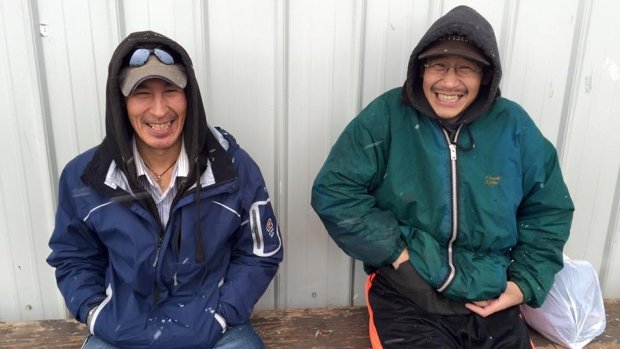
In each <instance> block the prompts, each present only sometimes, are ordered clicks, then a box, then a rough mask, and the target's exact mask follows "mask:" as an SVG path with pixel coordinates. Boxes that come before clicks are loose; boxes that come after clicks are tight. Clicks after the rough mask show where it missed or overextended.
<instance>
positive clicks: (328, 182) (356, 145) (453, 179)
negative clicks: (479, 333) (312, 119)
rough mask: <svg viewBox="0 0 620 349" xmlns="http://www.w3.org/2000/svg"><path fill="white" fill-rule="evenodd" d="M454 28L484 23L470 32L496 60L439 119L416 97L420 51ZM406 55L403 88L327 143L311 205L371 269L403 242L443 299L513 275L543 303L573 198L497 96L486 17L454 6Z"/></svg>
mask: <svg viewBox="0 0 620 349" xmlns="http://www.w3.org/2000/svg"><path fill="white" fill-rule="evenodd" d="M455 22H457V24H458V25H457V24H455ZM437 23H440V25H437ZM462 26H476V27H478V28H480V27H482V29H484V30H480V29H478V31H479V32H482V33H477V32H475V33H474V32H467V34H468V38H469V39H471V40H473V41H474V42H476V43H477V44H478V46H479V47H481V48H482V49H483V50H484V52H485V53H486V54H487V56H488V57H489V58H490V60H491V61H492V64H493V67H492V70H491V71H487V72H486V73H487V74H490V76H492V77H493V78H492V79H491V81H490V82H487V85H485V86H484V88H481V92H480V93H481V94H480V95H479V96H478V100H480V101H478V100H477V101H476V103H474V104H473V105H472V106H470V108H469V109H467V111H466V112H465V114H464V116H461V117H460V118H459V119H458V120H457V122H456V123H453V124H451V125H445V124H444V123H443V122H442V121H441V120H439V119H438V118H437V117H436V115H434V114H433V113H432V109H430V108H426V107H424V101H420V100H419V98H424V97H423V94H422V95H421V96H420V95H419V92H420V91H419V89H421V87H420V86H421V84H420V81H419V80H421V78H420V76H421V75H420V70H419V69H420V66H421V64H420V62H417V56H418V53H419V52H420V51H421V50H423V49H424V48H425V47H426V46H427V45H429V44H431V43H432V42H434V41H435V40H436V39H437V38H439V37H442V36H444V35H448V34H451V32H450V30H453V31H454V33H462V32H463V30H464V29H463V28H461V27H462ZM448 29H450V30H448ZM485 30H486V31H487V32H485ZM489 30H490V31H491V35H489V34H488V31H489ZM478 34H480V35H478ZM489 37H491V38H492V39H488V38H489ZM483 40H487V41H485V42H484V43H482V44H480V43H478V42H479V41H483ZM488 40H492V42H491V43H489V42H488ZM411 60H412V61H413V62H410V64H409V72H408V77H407V81H406V82H405V86H404V87H403V88H397V89H393V90H391V91H388V92H387V93H385V94H383V95H381V96H380V97H378V98H377V99H376V100H374V101H373V102H371V103H370V105H368V106H367V107H366V108H365V109H364V110H363V111H362V112H361V113H360V114H359V115H358V116H357V117H356V118H355V119H353V120H352V121H351V123H350V124H349V125H348V126H347V127H346V129H345V130H344V131H343V133H342V134H341V135H340V137H339V138H338V140H337V141H336V143H335V144H334V146H333V148H332V150H331V152H330V154H329V156H328V158H327V160H326V161H325V164H324V165H323V167H322V168H321V170H320V172H319V174H318V176H317V178H316V180H315V182H314V185H313V188H312V206H313V208H314V210H315V211H316V212H317V213H318V215H319V216H320V218H321V220H322V222H323V223H324V225H325V227H326V229H327V231H328V232H329V234H330V235H331V237H332V238H333V239H334V241H335V242H336V243H337V244H338V246H339V247H340V248H342V249H343V250H344V251H345V252H346V253H347V254H348V255H350V256H351V257H353V258H356V259H359V260H361V261H363V262H364V264H365V267H366V270H367V271H368V272H370V271H373V270H374V269H376V268H377V267H379V266H382V265H388V264H390V263H392V262H393V261H395V260H396V259H397V257H398V256H399V254H400V253H401V251H402V250H403V249H404V248H405V247H406V248H407V249H408V252H409V256H410V261H411V263H412V264H413V266H414V267H415V269H416V270H417V271H418V273H419V274H420V275H421V276H422V277H423V278H424V279H425V280H426V281H427V282H428V283H429V284H430V285H431V286H432V287H434V288H435V289H436V290H437V291H439V292H441V293H442V294H443V295H444V296H445V297H447V298H450V299H453V300H458V301H475V300H486V299H491V298H497V297H498V296H499V295H500V294H501V293H502V292H503V291H504V290H505V288H506V283H507V281H508V280H510V281H513V282H515V283H516V284H517V285H518V286H519V288H520V289H521V291H522V292H523V295H524V301H525V303H527V304H529V305H531V306H540V305H541V304H542V302H543V301H544V299H545V297H546V295H547V293H548V292H549V290H550V288H551V286H552V284H553V281H554V275H555V274H556V273H557V272H558V271H559V270H560V269H561V268H562V265H563V262H562V250H563V247H564V244H565V242H566V240H567V238H568V235H569V230H570V225H571V221H572V214H573V209H574V208H573V203H572V201H571V198H570V196H569V193H568V190H567V188H566V185H565V183H564V181H563V178H562V174H561V171H560V167H559V164H558V159H557V154H556V151H555V148H554V147H553V145H552V144H551V143H550V142H549V141H548V140H546V139H545V138H544V136H543V135H542V134H541V132H540V131H539V130H538V128H537V127H536V125H535V124H534V122H533V121H532V119H531V118H530V117H529V116H528V114H527V113H526V112H525V111H524V110H523V109H522V108H521V107H520V106H519V105H518V104H516V103H514V102H512V101H509V100H507V99H505V98H501V97H499V87H498V86H499V79H500V77H501V69H500V65H499V57H498V54H497V44H496V43H495V37H494V34H493V32H492V28H491V26H490V24H488V22H486V20H484V18H482V17H481V16H480V15H478V14H477V13H476V12H475V11H473V10H471V9H469V8H467V7H458V8H456V9H455V10H453V11H451V12H449V13H448V14H447V15H446V16H444V17H443V18H441V19H440V20H438V21H437V22H436V23H435V25H433V26H432V27H431V29H429V32H427V34H426V35H425V37H424V38H423V39H422V40H421V41H420V44H419V45H418V46H417V47H416V48H415V49H414V51H413V53H412V55H411ZM483 91H484V92H483ZM416 98H417V99H416ZM426 104H428V103H426ZM449 129H451V131H448V130H449Z"/></svg>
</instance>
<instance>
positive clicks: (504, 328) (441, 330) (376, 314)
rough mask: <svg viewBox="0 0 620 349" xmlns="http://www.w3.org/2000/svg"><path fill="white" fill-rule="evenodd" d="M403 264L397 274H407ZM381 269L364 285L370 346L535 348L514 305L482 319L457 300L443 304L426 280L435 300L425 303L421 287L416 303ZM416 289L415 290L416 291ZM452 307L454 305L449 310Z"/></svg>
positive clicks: (374, 348) (485, 348)
mask: <svg viewBox="0 0 620 349" xmlns="http://www.w3.org/2000/svg"><path fill="white" fill-rule="evenodd" d="M407 265H410V263H403V264H402V265H401V266H400V267H399V268H398V269H399V272H401V273H407V274H409V273H411V272H412V271H411V270H407V269H404V270H402V271H400V270H401V268H403V267H406V268H409V266H407ZM387 268H391V267H387ZM411 269H413V267H411ZM381 271H382V269H380V270H379V272H377V273H375V274H373V275H371V276H370V277H369V279H368V284H367V292H368V294H367V300H368V308H369V313H370V316H371V319H370V327H371V328H370V336H371V341H372V342H373V349H378V348H385V349H392V348H442V349H443V348H454V349H457V348H458V349H461V348H474V349H478V348H484V349H491V348H507V349H520V348H523V349H525V348H527V349H531V348H532V347H533V346H532V343H531V341H530V337H529V333H528V329H527V326H526V325H525V322H524V321H523V319H522V318H521V316H520V310H519V307H518V306H515V307H512V308H508V309H506V310H504V311H501V312H498V313H495V314H493V315H490V316H488V317H486V318H483V317H481V316H479V315H477V314H475V313H472V312H470V311H469V310H467V309H466V308H464V306H462V305H456V306H455V304H456V302H451V301H447V302H448V303H446V302H445V301H443V300H442V298H443V297H441V295H440V294H439V293H437V292H436V291H435V290H434V289H432V288H431V287H430V286H429V285H428V284H426V283H425V286H424V287H427V288H428V289H429V290H431V291H432V292H434V295H433V297H439V298H438V299H439V301H432V300H431V301H429V296H428V292H426V291H425V295H424V296H423V297H421V298H425V299H426V300H423V301H422V302H420V301H418V302H415V301H414V300H413V299H412V298H413V297H415V296H414V295H413V294H412V292H410V291H411V290H409V291H407V290H405V291H404V292H403V291H402V290H401V289H397V288H396V287H400V285H398V284H396V285H394V284H395V282H394V281H395V275H386V274H388V273H390V272H388V270H385V273H382V272H381ZM413 273H415V274H416V275H414V277H418V278H419V276H417V273H416V272H415V269H413ZM415 281H419V280H415ZM416 283H417V282H416ZM395 286H396V287H395ZM419 288H420V287H418V290H414V291H415V292H418V291H419ZM418 303H421V304H418ZM446 304H447V305H446ZM434 307H438V309H439V311H438V312H437V311H434V309H433V308H434ZM451 308H454V311H453V312H451V311H450V309H451ZM463 309H465V311H463ZM373 337H374V338H373ZM377 337H378V338H377Z"/></svg>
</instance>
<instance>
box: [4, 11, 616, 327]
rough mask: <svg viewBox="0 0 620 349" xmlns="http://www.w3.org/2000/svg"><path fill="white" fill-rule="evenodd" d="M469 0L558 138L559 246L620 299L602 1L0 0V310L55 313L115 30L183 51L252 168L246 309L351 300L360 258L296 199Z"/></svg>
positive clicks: (610, 64)
mask: <svg viewBox="0 0 620 349" xmlns="http://www.w3.org/2000/svg"><path fill="white" fill-rule="evenodd" d="M459 4H468V5H470V6H472V7H474V8H476V9H477V10H478V11H480V12H481V13H482V14H483V15H484V16H485V17H487V18H488V19H489V21H490V22H491V24H492V25H493V26H494V28H495V31H496V35H497V37H498V40H499V44H500V50H501V52H502V56H501V59H502V62H503V66H504V71H505V74H504V80H503V84H502V92H503V95H504V96H507V97H509V98H511V99H514V100H516V101H518V102H520V103H521V104H522V105H523V106H524V108H525V109H526V110H527V111H528V112H529V113H530V114H531V115H532V117H533V118H534V119H535V120H536V122H537V124H538V125H539V127H540V128H541V129H542V131H543V132H544V134H545V135H546V136H547V137H548V138H549V139H550V140H551V141H552V142H554V144H556V146H557V148H558V150H559V152H560V156H561V162H562V166H563V170H564V175H565V178H566V180H567V182H568V185H569V188H570V189H571V193H572V196H573V199H574V201H575V203H576V207H577V210H576V213H575V221H574V224H573V229H572V233H571V238H570V240H569V242H568V245H567V248H566V253H567V254H568V255H569V256H570V257H572V258H578V259H585V260H588V261H590V262H592V263H593V264H594V266H595V267H596V268H597V269H598V271H599V277H600V281H601V286H602V288H603V290H604V295H605V297H607V298H618V297H620V249H619V248H618V246H617V245H618V237H620V223H619V217H620V204H619V198H620V137H618V136H617V133H618V130H619V129H620V115H618V112H617V110H620V82H619V80H620V45H618V44H617V43H618V42H620V29H619V27H618V26H616V25H614V23H615V21H616V17H617V14H618V13H620V3H618V2H617V1H614V0H549V1H535V0H520V1H519V0H509V1H491V0H486V1H484V0H471V1H451V0H444V1H440V0H435V1H433V0H211V1H199V0H179V1H169V0H165V1H164V0H152V1H147V0H125V1H123V0H116V1H110V0H89V1H83V0H0V21H1V22H0V96H2V97H1V98H0V118H1V121H2V123H1V124H2V127H0V145H1V147H0V149H3V150H4V158H3V162H2V167H1V171H0V277H1V279H0V280H1V281H0V321H4V320H18V319H43V318H56V317H63V316H64V315H65V312H64V305H63V302H62V299H61V297H60V296H59V295H58V293H57V291H56V286H55V282H54V278H53V270H52V269H51V268H49V267H48V266H47V265H46V264H45V261H44V260H45V257H46V256H47V254H48V253H49V250H48V248H47V240H48V238H49V235H50V233H51V230H52V227H53V217H54V211H55V201H56V184H57V180H58V176H59V173H60V171H61V170H62V167H63V166H64V164H65V163H66V162H67V161H69V160H70V159H71V158H72V157H73V156H75V155H76V154H77V153H79V152H81V151H84V150H86V149H88V148H90V147H92V146H94V145H96V144H98V143H99V142H100V141H101V139H102V138H103V135H104V117H103V115H104V105H105V94H104V91H105V80H106V74H107V64H108V60H109V58H110V55H111V53H112V51H113V50H114V48H115V46H116V44H117V43H118V42H119V41H120V40H121V39H122V38H123V37H124V36H125V35H126V34H127V33H129V32H132V31H136V30H143V29H153V30H156V31H159V32H162V33H164V34H166V35H168V36H170V37H172V38H174V39H175V40H177V41H178V42H180V43H181V44H182V45H183V46H184V47H185V48H186V49H187V50H188V52H189V53H190V55H191V56H192V58H193V60H194V65H195V68H196V71H197V73H198V80H199V83H200V85H201V87H202V93H203V97H204V98H205V100H206V105H207V109H208V118H209V122H210V123H212V124H214V125H220V126H222V127H224V128H226V129H227V130H228V131H230V132H231V133H233V134H234V135H235V136H236V137H237V139H238V140H239V143H240V144H241V145H242V146H243V147H244V148H245V149H247V150H248V151H249V152H250V154H251V155H252V156H253V157H254V159H255V160H256V161H257V162H258V163H259V164H260V166H261V168H262V170H263V173H264V175H265V177H266V180H267V185H268V187H269V188H270V190H271V193H272V195H273V199H274V201H275V203H276V208H277V211H278V213H279V219H280V224H281V228H282V231H283V232H284V233H285V238H286V248H287V249H286V260H285V263H284V264H283V266H282V268H281V270H280V273H279V276H278V278H277V280H276V281H275V282H274V283H273V285H272V286H271V287H270V289H269V291H268V293H267V294H266V295H265V296H264V297H263V299H262V300H261V302H260V304H259V307H261V308H271V307H321V306H328V305H347V304H359V305H361V304H364V292H363V282H364V274H363V271H362V270H361V265H360V264H359V263H358V262H353V261H352V260H351V259H350V258H348V257H347V256H346V255H344V254H343V253H342V252H341V251H340V250H339V249H338V248H337V247H336V246H335V244H334V243H333V242H331V240H330V239H329V237H328V236H327V234H326V233H325V231H324V229H323V227H322V225H321V224H320V222H319V220H318V218H317V217H316V215H315V214H314V213H313V211H312V210H311V208H310V205H309V200H310V186H311V183H312V181H313V179H314V176H315V174H316V173H317V171H318V169H319V168H320V166H321V164H322V161H323V160H324V158H325V156H326V154H327V152H328V151H329V149H330V147H331V145H332V144H333V142H334V141H335V139H336V137H337V136H338V135H339V133H340V132H341V130H342V129H343V128H344V126H345V125H346V124H347V122H348V121H349V120H351V119H352V118H353V117H354V116H355V115H356V113H357V112H358V111H359V110H360V109H361V108H362V107H363V106H365V105H366V104H367V103H368V102H370V101H371V100H372V99H374V98H375V97H376V96H377V95H379V94H380V93H382V92H383V91H385V90H387V89H389V88H392V87H395V86H399V85H401V84H402V81H403V80H404V76H405V72H406V66H407V61H408V58H409V54H410V52H411V50H412V49H413V47H414V46H415V44H416V43H417V41H418V40H419V38H420V37H421V36H422V34H423V33H424V32H425V30H426V29H427V28H428V26H429V25H430V24H431V23H432V22H433V21H434V20H435V19H437V18H438V17H439V16H441V15H442V14H444V13H446V12H447V11H449V10H450V9H451V8H453V7H454V6H456V5H459Z"/></svg>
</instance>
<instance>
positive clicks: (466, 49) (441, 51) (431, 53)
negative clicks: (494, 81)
mask: <svg viewBox="0 0 620 349" xmlns="http://www.w3.org/2000/svg"><path fill="white" fill-rule="evenodd" d="M447 55H456V56H461V57H464V58H467V59H470V60H472V61H474V62H478V63H481V64H483V65H491V63H489V61H488V60H487V58H486V57H485V56H484V55H483V54H482V53H480V52H478V49H476V48H474V47H473V46H472V45H471V44H468V43H465V42H459V41H448V40H446V41H439V42H438V43H437V44H435V45H433V46H432V47H431V48H429V49H428V50H425V51H423V52H422V53H420V54H419V55H418V59H426V58H431V57H438V56H447Z"/></svg>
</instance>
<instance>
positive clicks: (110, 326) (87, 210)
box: [47, 32, 283, 348]
mask: <svg viewBox="0 0 620 349" xmlns="http://www.w3.org/2000/svg"><path fill="white" fill-rule="evenodd" d="M138 46H146V47H149V46H151V47H155V46H164V47H166V49H168V50H172V51H174V52H175V53H176V54H177V55H178V57H179V59H180V60H182V64H183V65H184V67H185V69H186V73H187V77H188V83H187V87H186V88H185V93H186V98H187V106H188V108H187V117H186V122H185V125H184V130H183V139H184V143H185V148H186V150H187V156H188V160H189V163H190V164H191V170H190V171H189V174H188V176H187V178H186V179H185V180H182V179H177V181H178V182H179V183H178V186H179V188H180V189H179V193H178V194H177V196H176V197H175V199H174V202H173V204H172V208H171V211H170V217H169V220H168V223H167V225H166V226H165V227H162V224H161V223H160V218H159V214H158V212H157V209H156V206H155V203H154V201H153V200H152V198H151V196H150V195H149V194H148V193H147V192H146V191H145V190H144V189H143V188H142V187H141V186H140V184H139V182H138V180H137V177H136V169H135V164H134V162H133V155H132V151H131V137H132V136H133V134H132V129H131V125H129V123H128V119H127V114H126V110H125V109H124V103H123V101H122V97H121V95H120V89H119V84H118V72H119V70H120V69H121V67H122V64H123V63H122V62H123V60H124V59H125V57H126V56H127V55H128V54H129V53H130V52H131V51H132V50H133V49H134V48H135V47H138ZM106 93H107V105H106V137H105V139H104V140H103V142H102V143H101V144H100V145H99V146H97V147H95V148H93V149H91V150H88V151H86V152H84V153H83V154H80V155H78V156H77V157H76V158H75V159H73V160H72V161H70V162H69V164H67V166H66V167H65V169H64V170H63V173H62V175H61V179H60V185H59V187H60V188H59V203H58V209H57V213H56V224H55V228H54V232H53V234H52V237H51V239H50V247H51V249H52V253H51V254H50V256H49V257H48V259H47V261H48V263H49V264H50V265H51V266H52V267H54V268H56V278H57V282H58V287H59V289H60V291H61V293H62V294H63V296H64V298H65V302H66V305H67V307H68V308H69V311H70V312H71V313H72V314H73V315H74V316H75V318H76V319H77V320H79V321H81V322H86V319H87V315H88V312H89V310H90V309H91V308H92V307H93V306H96V305H98V304H99V306H98V307H97V308H96V311H95V312H94V315H93V317H92V319H91V322H90V328H89V329H90V332H91V333H93V334H95V335H96V336H98V337H100V338H102V339H104V340H105V341H107V342H109V343H111V344H113V345H116V346H119V347H126V348H147V347H148V348H153V347H155V348H211V347H213V345H215V343H217V341H218V340H219V339H220V338H221V336H222V334H223V333H224V332H225V330H226V328H227V327H228V326H234V325H238V324H242V323H245V322H247V321H248V319H249V317H250V313H251V311H252V309H253V307H254V305H255V304H256V302H257V301H258V299H259V298H260V297H261V296H262V294H263V293H264V292H265V290H266V289H267V287H268V285H269V283H270V282H271V280H272V278H273V277H274V275H275V273H276V272H277V269H278V264H279V263H280V262H281V261H282V258H283V250H282V239H281V236H280V232H279V229H278V225H277V222H276V218H275V215H274V211H273V208H272V205H271V202H270V198H269V194H268V192H267V189H266V187H265V183H264V180H263V177H262V175H261V173H260V170H259V168H258V166H257V165H256V163H254V161H253V160H252V159H251V158H250V156H249V155H248V154H247V153H246V152H245V151H244V150H242V149H241V148H240V147H239V146H238V144H237V143H236V141H235V139H234V138H233V137H232V136H231V135H229V134H228V133H226V132H225V131H222V130H220V129H215V128H212V127H209V126H208V125H207V122H206V116H205V112H204V107H203V105H202V101H201V99H200V91H199V89H198V85H197V82H196V78H195V74H194V71H193V67H192V64H191V60H190V58H189V56H188V55H187V53H186V52H185V50H184V49H183V48H182V47H180V46H179V45H178V44H177V43H176V42H174V41H172V40H170V39H168V38H166V37H164V36H162V35H160V34H157V33H154V32H139V33H134V34H131V35H130V36H129V37H127V38H126V39H125V40H124V41H123V42H121V44H119V46H118V48H117V50H116V51H115V53H114V55H113V57H112V60H111V62H110V66H109V75H108V85H107V92H106Z"/></svg>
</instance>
